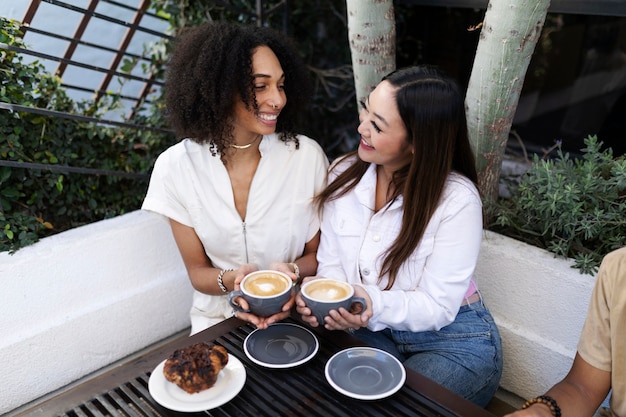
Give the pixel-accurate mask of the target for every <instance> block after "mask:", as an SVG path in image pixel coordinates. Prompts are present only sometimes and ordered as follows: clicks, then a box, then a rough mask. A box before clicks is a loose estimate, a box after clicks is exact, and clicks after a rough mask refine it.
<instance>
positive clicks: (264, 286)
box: [228, 270, 293, 317]
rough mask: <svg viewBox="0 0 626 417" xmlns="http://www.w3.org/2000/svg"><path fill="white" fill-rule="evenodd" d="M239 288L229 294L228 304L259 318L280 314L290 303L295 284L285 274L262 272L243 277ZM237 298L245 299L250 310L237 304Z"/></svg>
mask: <svg viewBox="0 0 626 417" xmlns="http://www.w3.org/2000/svg"><path fill="white" fill-rule="evenodd" d="M239 288H240V289H239V290H237V291H233V292H231V293H230V294H228V302H229V303H230V305H231V306H232V307H233V308H234V309H235V310H237V311H243V312H246V313H252V314H255V315H257V316H259V317H269V316H271V315H273V314H276V313H280V312H281V311H282V309H283V306H284V305H285V303H286V302H287V301H289V298H290V297H291V289H292V288H293V282H292V281H291V278H290V277H289V275H287V274H285V273H282V272H279V271H271V270H261V271H255V272H251V273H249V274H248V275H246V276H245V277H243V280H241V284H240V286H239ZM236 297H243V298H244V299H245V300H246V301H247V302H248V306H249V307H250V308H249V309H248V310H244V309H243V308H241V306H240V305H239V304H237V303H236V302H235V298H236Z"/></svg>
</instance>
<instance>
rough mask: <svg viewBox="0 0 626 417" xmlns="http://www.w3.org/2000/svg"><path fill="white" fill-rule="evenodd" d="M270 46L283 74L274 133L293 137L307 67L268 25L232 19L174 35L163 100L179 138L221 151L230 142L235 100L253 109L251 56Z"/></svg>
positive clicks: (306, 96)
mask: <svg viewBox="0 0 626 417" xmlns="http://www.w3.org/2000/svg"><path fill="white" fill-rule="evenodd" d="M259 46H268V47H269V48H270V49H271V50H272V51H273V52H274V53H275V54H276V56H277V57H278V60H279V62H280V64H281V66H282V68H283V71H284V73H285V94H286V96H287V104H286V105H285V107H284V108H283V109H282V111H281V113H280V117H279V118H278V123H277V126H276V131H277V132H278V134H279V137H280V139H281V140H283V141H285V142H287V141H294V142H295V143H296V146H297V145H298V141H297V138H296V132H295V131H294V129H295V124H296V116H297V115H298V114H299V113H300V112H302V111H303V110H304V109H305V108H306V106H307V105H308V104H309V102H310V97H311V91H312V90H311V84H310V78H309V71H308V69H307V67H306V66H305V65H304V63H303V62H302V60H301V58H300V56H299V55H298V52H297V49H296V47H295V45H294V44H293V42H292V41H291V40H290V39H288V38H287V37H286V36H285V35H284V34H281V33H279V32H276V31H274V30H273V29H270V28H267V27H256V26H245V25H239V24H236V23H230V22H210V23H206V24H203V25H201V26H197V27H193V28H189V29H185V30H183V31H182V32H181V33H180V34H179V35H178V36H177V38H176V40H175V44H174V50H173V54H172V56H171V59H170V62H169V63H168V68H167V77H166V81H165V102H166V113H167V119H168V121H169V124H170V126H171V127H172V128H173V129H174V131H175V132H176V136H177V137H179V138H183V137H188V138H191V139H192V140H194V141H196V142H198V143H210V144H211V145H212V150H213V152H214V153H215V152H219V153H221V154H223V151H224V149H225V148H226V147H228V145H230V144H231V143H233V117H234V111H235V110H234V109H235V104H236V100H239V98H240V97H241V99H242V100H243V102H244V103H245V105H246V107H247V108H248V109H250V108H255V109H257V108H258V106H257V104H256V96H255V93H254V84H253V81H254V79H253V77H252V54H253V52H254V49H255V48H257V47H259Z"/></svg>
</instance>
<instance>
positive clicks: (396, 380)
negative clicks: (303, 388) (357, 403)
mask: <svg viewBox="0 0 626 417" xmlns="http://www.w3.org/2000/svg"><path fill="white" fill-rule="evenodd" d="M325 373H326V379H327V380H328V383H329V384H330V385H331V386H332V387H333V388H334V389H336V390H337V391H339V392H341V393H342V394H344V395H347V396H348V397H352V398H357V399H360V400H378V399H381V398H385V397H388V396H390V395H392V394H394V393H395V392H396V391H398V390H399V389H400V388H402V385H404V381H405V380H406V370H405V369H404V366H402V364H401V363H400V361H399V360H398V359H396V358H395V357H394V356H393V355H391V354H389V353H387V352H385V351H383V350H380V349H375V348H370V347H355V348H350V349H346V350H342V351H341V352H338V353H336V354H335V355H334V356H333V357H332V358H330V359H329V360H328V362H327V363H326V370H325Z"/></svg>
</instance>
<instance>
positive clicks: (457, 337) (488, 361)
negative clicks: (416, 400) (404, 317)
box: [354, 301, 502, 407]
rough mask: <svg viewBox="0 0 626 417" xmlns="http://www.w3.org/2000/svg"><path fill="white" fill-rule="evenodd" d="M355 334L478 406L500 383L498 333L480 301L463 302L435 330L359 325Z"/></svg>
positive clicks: (486, 400) (485, 403) (481, 404)
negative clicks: (376, 328) (447, 321)
mask: <svg viewBox="0 0 626 417" xmlns="http://www.w3.org/2000/svg"><path fill="white" fill-rule="evenodd" d="M354 335H355V336H356V337H358V338H359V339H361V340H362V341H364V342H366V343H367V344H369V345H370V346H373V347H377V348H379V349H382V350H385V351H387V352H389V353H391V354H392V355H394V356H395V357H397V358H398V359H399V360H400V361H401V362H403V363H404V365H405V366H406V367H408V368H411V369H413V370H415V371H416V372H418V373H420V374H422V375H424V376H426V377H428V378H430V379H432V380H433V381H435V382H437V383H438V384H440V385H443V386H444V387H446V388H448V389H449V390H451V391H453V392H456V393H457V394H459V395H460V396H462V397H464V398H466V399H468V400H470V401H472V402H473V403H475V404H477V405H479V406H481V407H484V406H486V405H487V404H488V403H489V401H490V400H491V398H492V397H493V394H495V392H496V390H497V389H498V385H499V384H500V377H501V376H502V344H501V340H500V333H499V332H498V328H497V326H496V324H495V322H494V320H493V317H492V316H491V313H490V312H489V310H488V309H487V308H486V307H485V306H484V304H483V302H482V301H477V302H475V303H473V304H469V305H466V306H461V308H460V310H459V313H458V314H457V316H456V318H455V320H454V322H452V323H451V324H449V325H448V326H446V327H444V328H442V329H440V330H439V331H424V332H411V331H399V330H391V329H384V330H382V331H379V332H372V331H371V330H368V329H367V328H361V329H358V330H355V331H354Z"/></svg>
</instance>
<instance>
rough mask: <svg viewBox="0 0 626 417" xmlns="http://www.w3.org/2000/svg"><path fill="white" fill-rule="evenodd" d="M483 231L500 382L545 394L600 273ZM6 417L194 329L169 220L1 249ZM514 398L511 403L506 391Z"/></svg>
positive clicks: (115, 224)
mask: <svg viewBox="0 0 626 417" xmlns="http://www.w3.org/2000/svg"><path fill="white" fill-rule="evenodd" d="M570 266H571V262H570V261H567V260H562V259H555V258H554V257H553V256H552V254H550V253H548V252H546V251H543V250H540V249H538V248H536V247H533V246H529V245H526V244H524V243H521V242H519V241H516V240H513V239H510V238H507V237H505V236H501V235H498V234H495V233H491V232H485V237H484V239H483V245H482V248H481V254H480V260H479V264H478V268H477V271H476V274H477V281H478V284H479V286H480V289H481V291H482V293H483V295H484V298H485V301H486V303H487V305H488V307H489V308H490V310H491V311H492V313H493V315H494V317H495V320H496V322H497V324H498V326H499V329H500V332H501V335H502V338H503V347H504V373H503V378H502V381H501V387H502V388H503V389H504V390H506V391H510V392H512V393H514V394H516V395H517V396H519V397H522V398H531V397H534V396H536V395H539V394H541V393H543V392H544V391H545V390H546V389H547V388H549V387H550V386H551V385H552V384H554V383H555V382H557V381H558V380H559V379H561V378H562V377H563V376H564V375H565V374H566V372H567V371H568V370H569V367H570V365H571V362H572V359H573V357H574V354H575V352H576V344H577V342H578V337H579V334H580V330H581V328H582V324H583V321H584V318H585V315H586V312H587V306H588V303H589V297H590V294H591V290H592V287H593V283H594V281H595V278H594V277H591V276H589V275H581V274H580V273H579V272H578V270H576V269H572V268H570ZM0 282H1V287H0V288H2V290H1V291H2V292H1V293H0V361H1V362H0V368H1V369H2V370H3V372H2V375H3V377H2V379H1V382H0V398H1V399H2V401H0V414H2V413H4V412H7V411H10V410H12V409H15V408H17V407H19V406H21V405H23V404H26V403H28V402H30V401H32V400H35V399H37V398H39V397H41V396H43V395H45V394H47V393H49V392H52V391H54V390H56V389H58V388H60V387H63V386H64V385H67V384H69V383H71V382H72V381H75V380H77V379H79V378H81V377H82V376H84V375H87V374H89V373H91V372H93V371H96V370H98V369H100V368H102V367H105V366H107V365H109V364H111V363H112V362H114V361H116V360H119V359H121V358H123V357H125V356H127V355H129V354H131V353H134V352H136V351H138V350H141V349H142V348H144V347H145V346H148V345H150V344H152V343H154V342H156V341H158V340H161V339H164V338H166V337H167V336H170V335H172V334H174V333H176V332H178V331H180V330H183V329H185V328H186V327H187V326H188V325H189V318H188V311H189V307H190V305H191V294H192V289H191V285H190V284H189V280H188V278H187V274H186V271H185V269H184V265H183V264H182V261H181V259H180V255H179V253H178V250H177V248H176V245H175V243H174V241H173V238H172V236H171V231H170V229H169V225H168V224H167V222H166V221H165V220H164V219H162V218H161V217H159V216H158V215H155V214H151V213H147V212H142V211H136V212H133V213H129V214H127V215H124V216H120V217H116V218H114V219H110V220H105V221H101V222H98V223H94V224H91V225H87V226H84V227H81V228H77V229H73V230H70V231H67V232H65V233H61V234H59V235H55V236H52V237H48V238H46V239H43V240H42V241H40V242H39V243H37V244H35V245H33V246H31V247H27V248H24V249H22V250H20V251H18V252H17V253H16V254H15V255H9V254H8V253H6V252H4V253H0ZM505 400H506V399H505Z"/></svg>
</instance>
